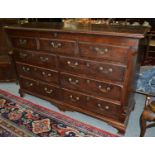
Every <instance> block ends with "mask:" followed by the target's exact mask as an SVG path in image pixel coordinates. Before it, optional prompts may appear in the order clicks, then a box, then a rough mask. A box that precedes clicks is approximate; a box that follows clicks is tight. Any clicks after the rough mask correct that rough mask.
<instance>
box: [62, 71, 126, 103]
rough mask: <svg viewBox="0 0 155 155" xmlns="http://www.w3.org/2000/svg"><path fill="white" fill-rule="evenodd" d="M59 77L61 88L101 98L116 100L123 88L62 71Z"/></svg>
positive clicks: (119, 97)
mask: <svg viewBox="0 0 155 155" xmlns="http://www.w3.org/2000/svg"><path fill="white" fill-rule="evenodd" d="M60 79H61V85H62V87H63V88H67V89H72V90H76V91H79V92H84V93H87V94H90V95H94V96H98V97H101V98H109V99H114V100H118V101H120V100H121V94H122V89H123V87H122V86H119V85H116V84H112V83H107V82H101V81H97V80H92V79H88V78H82V77H79V76H76V75H71V74H67V73H62V74H61V75H60Z"/></svg>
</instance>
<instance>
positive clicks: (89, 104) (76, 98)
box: [62, 89, 121, 118]
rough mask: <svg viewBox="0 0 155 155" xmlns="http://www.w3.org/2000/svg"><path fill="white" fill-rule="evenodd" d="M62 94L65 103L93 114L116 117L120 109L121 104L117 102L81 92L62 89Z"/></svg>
mask: <svg viewBox="0 0 155 155" xmlns="http://www.w3.org/2000/svg"><path fill="white" fill-rule="evenodd" d="M62 94H63V100H64V102H65V103H66V104H69V105H71V106H74V107H79V108H83V109H85V110H87V111H91V112H93V113H95V114H100V115H104V116H108V117H113V118H116V117H118V115H119V112H120V111H121V106H120V105H119V104H115V103H113V102H108V101H106V100H103V99H99V98H94V97H91V96H88V95H85V94H83V93H78V92H75V91H70V90H68V89H63V90H62Z"/></svg>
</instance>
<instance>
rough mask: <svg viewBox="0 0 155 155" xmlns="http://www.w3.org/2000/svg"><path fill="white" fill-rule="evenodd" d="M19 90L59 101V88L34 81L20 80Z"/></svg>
mask: <svg viewBox="0 0 155 155" xmlns="http://www.w3.org/2000/svg"><path fill="white" fill-rule="evenodd" d="M20 85H21V88H22V89H24V90H27V91H29V92H32V93H33V92H34V93H35V94H38V95H41V96H43V97H49V98H51V99H58V100H60V89H59V87H56V86H53V85H49V84H45V83H41V82H38V81H35V80H30V79H27V78H20Z"/></svg>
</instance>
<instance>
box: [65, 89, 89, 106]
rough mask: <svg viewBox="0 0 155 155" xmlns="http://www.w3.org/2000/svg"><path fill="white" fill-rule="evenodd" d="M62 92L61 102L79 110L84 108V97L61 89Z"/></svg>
mask: <svg viewBox="0 0 155 155" xmlns="http://www.w3.org/2000/svg"><path fill="white" fill-rule="evenodd" d="M62 90H63V91H62V92H63V101H64V102H65V103H66V104H69V105H71V106H75V107H79V108H86V99H87V98H86V96H85V95H83V94H81V93H77V92H73V91H70V90H67V89H62Z"/></svg>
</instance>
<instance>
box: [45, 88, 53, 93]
mask: <svg viewBox="0 0 155 155" xmlns="http://www.w3.org/2000/svg"><path fill="white" fill-rule="evenodd" d="M44 90H45V92H46V93H47V94H52V93H53V90H52V89H50V90H48V88H44Z"/></svg>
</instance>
